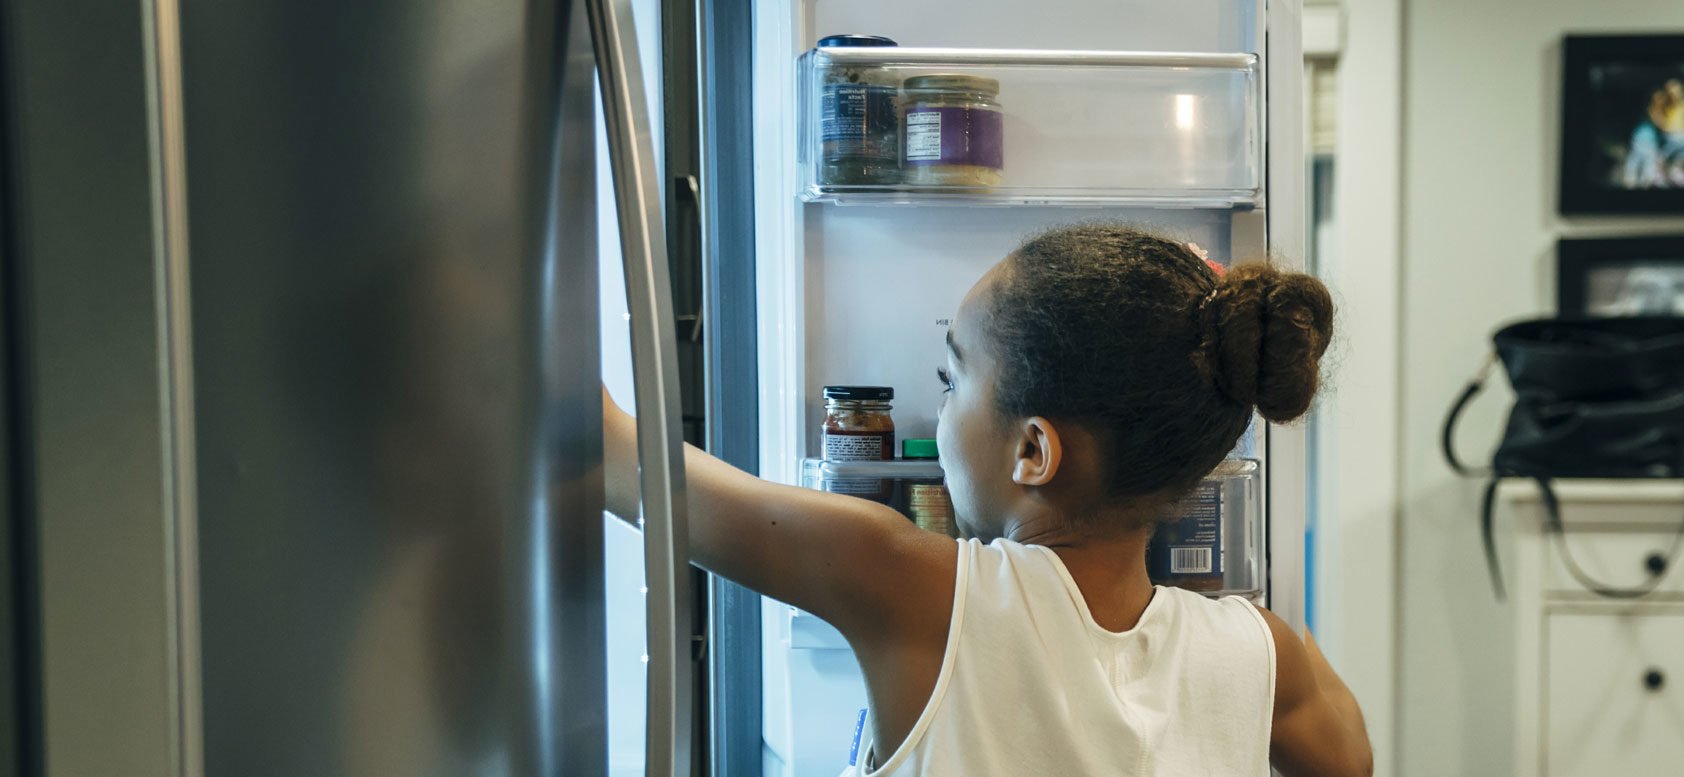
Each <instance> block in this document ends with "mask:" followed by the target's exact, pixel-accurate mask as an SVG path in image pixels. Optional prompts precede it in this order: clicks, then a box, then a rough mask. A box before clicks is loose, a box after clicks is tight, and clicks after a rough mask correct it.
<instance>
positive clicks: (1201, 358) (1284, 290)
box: [1194, 262, 1333, 423]
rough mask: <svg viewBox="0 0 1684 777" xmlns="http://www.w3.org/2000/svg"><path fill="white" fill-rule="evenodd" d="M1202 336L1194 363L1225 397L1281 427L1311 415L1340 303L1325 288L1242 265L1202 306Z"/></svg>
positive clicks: (1258, 264)
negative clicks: (1334, 317)
mask: <svg viewBox="0 0 1684 777" xmlns="http://www.w3.org/2000/svg"><path fill="white" fill-rule="evenodd" d="M1199 328H1200V340H1201V342H1200V343H1199V350H1198V352H1197V353H1196V354H1195V356H1194V361H1195V362H1196V363H1197V364H1198V366H1199V369H1200V371H1201V372H1203V373H1204V374H1205V376H1206V377H1207V378H1208V379H1209V380H1210V381H1211V382H1212V383H1214V384H1215V385H1216V388H1217V389H1218V390H1219V391H1221V392H1222V394H1223V395H1224V396H1227V397H1228V398H1229V399H1231V400H1233V401H1235V402H1237V403H1239V404H1242V405H1252V406H1255V407H1256V408H1257V412H1258V413H1260V414H1262V416H1263V417H1264V418H1266V419H1268V420H1270V421H1274V422H1276V423H1285V422H1287V421H1291V420H1294V419H1296V418H1298V417H1300V416H1302V415H1304V413H1305V412H1307V411H1309V409H1310V402H1311V401H1312V400H1313V399H1315V396H1316V388H1317V387H1318V386H1319V385H1320V383H1321V366H1320V365H1321V357H1322V354H1323V353H1326V352H1327V345H1328V342H1329V341H1331V340H1332V339H1333V297H1332V295H1331V294H1329V293H1328V291H1327V287H1326V286H1324V285H1322V282H1321V281H1318V280H1316V279H1315V278H1312V277H1310V276H1308V275H1304V274H1302V273H1290V272H1281V271H1280V270H1277V269H1275V268H1274V267H1271V266H1270V265H1268V264H1266V263H1263V262H1253V263H1248V264H1242V265H1239V266H1237V267H1235V268H1233V269H1232V270H1230V271H1229V272H1228V274H1227V275H1225V276H1223V277H1222V278H1220V279H1218V280H1217V282H1216V288H1215V290H1213V291H1212V292H1211V293H1210V295H1209V296H1208V297H1206V298H1205V299H1204V300H1202V301H1201V303H1200V306H1199Z"/></svg>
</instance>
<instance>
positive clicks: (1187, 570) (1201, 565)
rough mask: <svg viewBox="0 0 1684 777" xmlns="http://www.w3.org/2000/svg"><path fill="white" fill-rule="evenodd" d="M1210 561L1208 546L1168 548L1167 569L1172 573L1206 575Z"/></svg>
mask: <svg viewBox="0 0 1684 777" xmlns="http://www.w3.org/2000/svg"><path fill="white" fill-rule="evenodd" d="M1210 562H1211V552H1210V548H1170V549H1169V571H1170V574H1172V575H1208V574H1210Z"/></svg>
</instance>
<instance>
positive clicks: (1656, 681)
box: [1643, 669, 1666, 691]
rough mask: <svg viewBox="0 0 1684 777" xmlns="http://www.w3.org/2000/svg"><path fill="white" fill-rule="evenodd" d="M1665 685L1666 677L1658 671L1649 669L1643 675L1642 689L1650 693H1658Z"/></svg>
mask: <svg viewBox="0 0 1684 777" xmlns="http://www.w3.org/2000/svg"><path fill="white" fill-rule="evenodd" d="M1663 685H1666V675H1665V674H1662V673H1661V670H1659V669H1650V670H1649V671H1647V672H1644V673H1643V687H1644V688H1647V689H1649V690H1651V691H1658V690H1660V689H1661V686H1663Z"/></svg>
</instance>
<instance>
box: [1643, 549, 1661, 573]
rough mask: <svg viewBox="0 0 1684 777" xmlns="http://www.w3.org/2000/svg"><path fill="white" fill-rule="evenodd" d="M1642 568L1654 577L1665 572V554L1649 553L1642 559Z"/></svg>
mask: <svg viewBox="0 0 1684 777" xmlns="http://www.w3.org/2000/svg"><path fill="white" fill-rule="evenodd" d="M1643 568H1644V569H1647V570H1649V574H1651V575H1654V576H1656V577H1660V576H1661V575H1664V574H1666V556H1663V555H1661V554H1659V553H1650V554H1649V557H1648V558H1646V559H1643Z"/></svg>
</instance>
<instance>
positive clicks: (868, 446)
mask: <svg viewBox="0 0 1684 777" xmlns="http://www.w3.org/2000/svg"><path fill="white" fill-rule="evenodd" d="M894 398H895V390H894V389H892V388H889V387H887V386H825V387H824V430H823V437H824V457H825V458H826V459H829V460H830V461H888V460H890V459H893V458H894V457H895V419H893V418H891V417H890V416H889V411H890V410H892V409H893V406H892V405H891V404H890V403H891V402H892V401H893V400H894Z"/></svg>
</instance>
